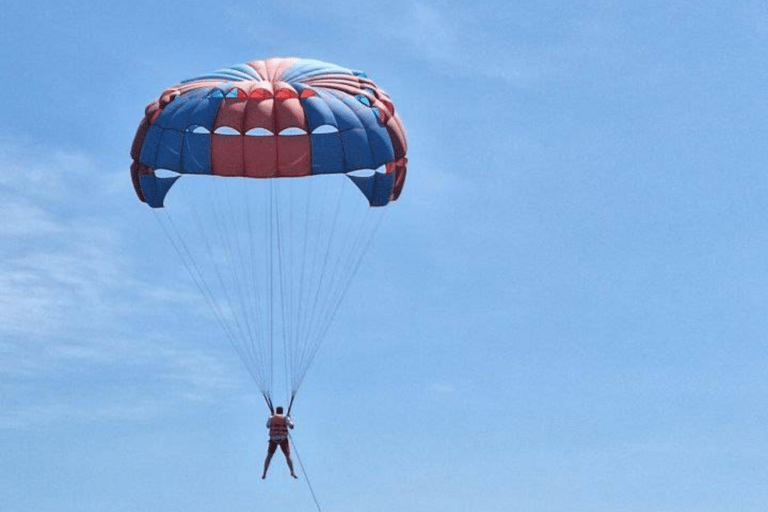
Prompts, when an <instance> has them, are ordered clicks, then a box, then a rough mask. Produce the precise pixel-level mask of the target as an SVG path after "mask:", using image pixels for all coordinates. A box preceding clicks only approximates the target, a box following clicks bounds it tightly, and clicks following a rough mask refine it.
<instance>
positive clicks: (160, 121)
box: [139, 87, 223, 174]
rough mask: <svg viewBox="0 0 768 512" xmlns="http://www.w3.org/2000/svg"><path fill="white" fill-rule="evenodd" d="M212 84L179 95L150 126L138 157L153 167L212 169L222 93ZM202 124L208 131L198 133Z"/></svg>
mask: <svg viewBox="0 0 768 512" xmlns="http://www.w3.org/2000/svg"><path fill="white" fill-rule="evenodd" d="M216 92H219V90H218V89H216V88H213V87H205V88H201V89H195V90H193V91H191V92H189V93H187V94H184V95H182V96H178V97H176V98H175V99H174V100H173V101H172V102H171V103H169V104H168V105H167V106H166V107H165V108H164V109H163V110H162V111H161V112H160V115H159V116H158V117H157V119H156V120H155V123H154V124H153V125H152V126H150V127H149V129H148V130H147V135H146V137H145V138H144V144H143V145H142V148H141V156H140V158H139V160H140V161H141V163H142V164H144V165H146V166H147V167H150V168H152V169H169V170H171V171H175V172H179V173H182V174H210V173H211V132H212V131H213V124H214V122H215V120H216V114H217V113H218V111H219V107H220V106H221V102H222V100H223V94H222V95H218V94H213V93H216ZM198 127H202V128H204V129H205V131H206V132H207V133H206V132H203V133H196V132H194V129H196V128H198Z"/></svg>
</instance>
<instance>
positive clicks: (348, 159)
mask: <svg viewBox="0 0 768 512" xmlns="http://www.w3.org/2000/svg"><path fill="white" fill-rule="evenodd" d="M302 90H303V88H302ZM313 91H315V93H316V94H317V96H309V97H305V98H302V106H303V107H304V113H305V117H306V119H307V124H308V126H309V129H310V131H311V132H312V133H311V136H310V144H311V149H312V173H313V174H328V173H340V172H350V171H354V170H357V169H376V168H378V167H380V166H382V165H384V164H386V163H389V162H391V161H393V160H394V154H395V153H394V148H393V146H392V141H391V139H390V137H389V133H388V132H387V129H386V127H384V126H382V124H381V123H380V121H379V117H378V115H377V112H376V110H375V109H373V108H371V107H370V106H369V105H366V104H364V103H361V102H360V101H359V100H357V99H356V98H353V97H350V96H348V95H346V94H344V93H338V94H335V93H332V92H330V91H329V90H327V89H323V88H320V87H318V88H313ZM320 126H331V127H333V128H335V129H336V130H338V131H337V132H332V133H314V131H315V130H316V129H317V128H319V127H320Z"/></svg>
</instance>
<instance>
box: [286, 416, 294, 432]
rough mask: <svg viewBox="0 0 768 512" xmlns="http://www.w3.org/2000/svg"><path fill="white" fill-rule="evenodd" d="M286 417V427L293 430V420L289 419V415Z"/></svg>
mask: <svg viewBox="0 0 768 512" xmlns="http://www.w3.org/2000/svg"><path fill="white" fill-rule="evenodd" d="M286 419H287V420H288V421H287V423H288V428H290V429H291V430H293V420H292V419H291V417H290V416H288V417H287V418H286Z"/></svg>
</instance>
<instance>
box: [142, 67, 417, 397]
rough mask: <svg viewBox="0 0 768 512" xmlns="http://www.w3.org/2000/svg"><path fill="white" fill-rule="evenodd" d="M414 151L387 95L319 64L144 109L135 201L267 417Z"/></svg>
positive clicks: (197, 90)
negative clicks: (170, 250) (187, 278)
mask: <svg viewBox="0 0 768 512" xmlns="http://www.w3.org/2000/svg"><path fill="white" fill-rule="evenodd" d="M406 151H407V144H406V137H405V130H404V129H403V125H402V123H401V120H400V117H399V116H398V114H397V112H396V111H395V107H394V105H393V103H392V101H391V100H390V98H389V96H388V95H387V93H385V92H384V91H383V90H382V89H380V88H379V87H378V86H377V85H376V84H375V83H374V82H373V81H372V80H371V79H369V78H368V77H367V76H366V74H365V73H363V72H360V71H354V70H351V69H347V68H344V67H341V66H337V65H334V64H329V63H326V62H321V61H317V60H308V59H298V58H275V59H269V60H263V61H262V60H259V61H252V62H248V63H246V64H241V65H238V66H233V67H231V68H227V69H222V70H219V71H216V72H213V73H210V74H207V75H203V76H200V77H197V78H194V79H191V80H186V81H183V82H181V83H179V84H178V85H175V86H173V87H170V88H168V89H167V90H165V91H164V92H163V93H162V94H161V95H160V97H159V98H158V99H157V100H156V101H153V102H152V103H150V104H149V105H148V106H147V108H146V111H145V116H144V119H143V120H142V122H141V124H140V125H139V128H138V131H137V133H136V137H135V139H134V141H133V146H132V148H131V156H132V158H133V164H132V165H131V178H132V181H133V186H134V188H135V190H136V194H137V195H138V196H139V199H141V200H142V201H144V202H145V203H147V204H148V205H149V206H151V207H152V208H153V212H154V213H155V217H156V219H157V220H158V222H159V223H160V225H161V227H162V229H163V231H164V232H165V234H166V235H167V236H168V238H169V240H170V242H171V244H172V246H173V247H174V249H175V250H176V257H177V258H176V260H174V263H178V264H179V265H180V266H184V267H185V268H186V269H187V270H188V271H189V274H190V275H191V277H192V278H193V281H194V283H195V284H196V285H197V287H198V289H199V291H200V294H201V295H202V297H203V301H202V303H204V304H205V305H206V307H207V310H208V312H209V314H210V315H211V316H212V317H213V318H214V319H215V320H216V321H217V322H218V323H219V324H220V326H221V327H222V332H223V333H224V334H223V335H224V336H225V337H226V339H227V340H228V341H229V342H230V343H231V344H232V346H233V347H234V348H235V350H236V351H237V353H238V355H239V356H240V358H241V359H242V360H243V362H244V364H245V367H246V368H247V369H248V371H249V372H250V374H251V375H252V377H253V378H254V380H255V381H256V383H257V384H258V386H259V388H260V390H261V392H262V394H263V395H264V398H265V399H266V401H267V404H268V405H269V407H270V408H272V403H273V391H274V382H275V381H276V380H280V379H281V377H282V378H283V379H284V380H285V393H286V397H285V398H286V399H287V400H289V401H290V403H293V399H294V397H295V395H296V392H297V391H298V388H299V386H300V385H301V383H302V382H303V380H304V377H305V375H306V373H307V370H308V368H309V366H310V365H311V363H312V361H313V360H314V358H315V355H316V353H317V351H318V349H319V347H320V344H321V343H322V341H323V339H324V338H325V336H326V333H328V331H329V329H330V328H331V325H332V322H333V319H334V318H335V317H336V316H337V313H338V311H339V307H340V305H341V303H342V300H343V298H344V296H345V295H346V292H347V290H348V289H349V287H350V284H351V282H352V278H353V276H354V275H355V274H356V273H357V272H358V269H359V268H360V267H361V264H362V261H363V256H364V255H365V254H366V252H367V251H368V248H369V247H370V246H371V242H372V240H373V236H374V233H375V232H376V230H377V229H378V227H379V226H380V225H381V222H382V219H383V213H382V212H383V211H384V210H386V209H382V208H371V207H380V206H385V205H387V204H388V203H390V202H391V201H394V200H396V199H397V198H398V197H399V196H400V193H401V191H402V188H403V183H404V181H405V175H406V163H407V159H406ZM182 176H184V179H183V180H180V178H181V177H182ZM254 178H256V179H254ZM275 178H294V179H275ZM347 178H349V179H347ZM349 180H351V181H352V182H354V184H355V185H356V186H357V188H355V187H350V186H349ZM171 187H173V192H171ZM357 189H359V191H361V192H362V195H360V193H359V192H357ZM350 190H351V191H352V192H349V191H350ZM363 295H364V296H363V298H362V300H365V301H370V302H371V303H375V301H376V290H366V292H365V293H364V294H363Z"/></svg>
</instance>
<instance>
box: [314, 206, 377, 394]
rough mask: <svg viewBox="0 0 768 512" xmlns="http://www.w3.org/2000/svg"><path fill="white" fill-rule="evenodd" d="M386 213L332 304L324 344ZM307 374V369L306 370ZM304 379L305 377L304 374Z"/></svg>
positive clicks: (325, 327) (322, 338) (368, 238)
mask: <svg viewBox="0 0 768 512" xmlns="http://www.w3.org/2000/svg"><path fill="white" fill-rule="evenodd" d="M385 214H386V211H385V212H384V213H382V214H381V215H380V216H379V218H378V219H377V220H376V224H375V225H374V227H373V229H372V230H371V233H370V235H369V236H368V237H367V240H366V241H365V243H364V245H363V248H362V250H361V251H360V252H359V254H358V255H357V257H356V261H355V263H354V267H353V268H352V270H351V272H350V273H349V274H348V276H347V279H346V281H345V283H344V284H343V285H342V286H341V289H340V293H339V294H338V295H337V298H336V301H335V303H334V305H333V306H332V309H331V312H330V314H329V315H328V317H327V320H326V322H325V325H324V327H323V329H322V331H321V333H320V335H319V339H320V344H322V342H323V340H324V339H325V335H326V333H327V332H328V329H329V328H330V327H331V325H332V323H333V320H334V318H335V317H336V314H337V313H338V311H339V307H340V306H341V303H342V302H343V300H344V297H345V296H346V294H347V291H348V290H349V287H350V285H351V284H352V281H353V280H354V277H355V275H356V274H357V271H358V270H359V269H360V266H361V264H362V262H363V259H364V258H365V255H366V254H367V253H368V249H369V248H370V246H371V243H372V242H373V240H374V238H375V235H376V232H377V231H378V230H379V227H380V226H381V223H382V220H383V218H384V215H385ZM319 348H320V346H319V345H318V346H317V348H316V349H315V352H314V353H313V354H312V356H311V358H310V360H309V364H308V365H307V369H309V367H310V366H311V365H312V361H314V358H315V355H316V354H317V350H318V349H319ZM304 373H305V374H306V371H305V372H304ZM301 378H302V380H303V379H304V375H302V377H301Z"/></svg>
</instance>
